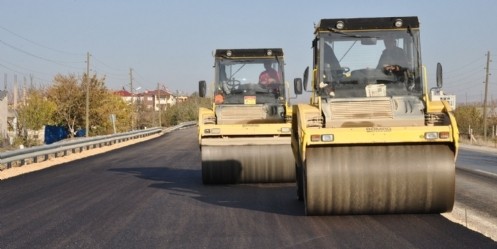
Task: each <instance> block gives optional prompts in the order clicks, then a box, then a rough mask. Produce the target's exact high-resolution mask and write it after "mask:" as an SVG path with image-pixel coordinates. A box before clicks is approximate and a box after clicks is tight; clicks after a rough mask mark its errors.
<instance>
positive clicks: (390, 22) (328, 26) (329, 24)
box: [315, 16, 419, 33]
mask: <svg viewBox="0 0 497 249" xmlns="http://www.w3.org/2000/svg"><path fill="white" fill-rule="evenodd" d="M406 28H419V21H418V17H417V16H405V17H367V18H339V19H321V20H320V21H319V24H318V25H317V26H316V30H315V32H316V33H317V32H322V31H330V30H334V31H340V30H366V29H406Z"/></svg>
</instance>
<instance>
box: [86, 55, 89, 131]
mask: <svg viewBox="0 0 497 249" xmlns="http://www.w3.org/2000/svg"><path fill="white" fill-rule="evenodd" d="M89 133H90V52H87V53H86V132H85V136H86V137H88V136H89Z"/></svg>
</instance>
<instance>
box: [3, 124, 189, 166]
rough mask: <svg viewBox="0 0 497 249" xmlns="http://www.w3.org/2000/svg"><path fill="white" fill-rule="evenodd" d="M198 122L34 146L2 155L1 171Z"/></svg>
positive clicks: (169, 130)
mask: <svg viewBox="0 0 497 249" xmlns="http://www.w3.org/2000/svg"><path fill="white" fill-rule="evenodd" d="M196 124H197V122H195V121H192V122H185V123H181V124H179V125H176V126H172V127H168V128H165V129H163V128H149V129H144V130H135V131H130V132H126V133H119V134H113V135H105V136H97V137H88V138H79V139H76V140H72V141H64V140H62V141H59V142H56V143H53V144H48V145H40V146H34V147H30V148H25V149H18V150H13V151H7V152H2V153H0V170H4V169H8V168H11V167H14V166H16V167H18V166H22V165H26V164H29V163H37V162H43V161H45V160H48V159H49V158H53V157H63V156H66V155H70V154H73V153H78V152H81V151H84V150H90V149H94V148H100V147H104V146H108V145H113V144H116V143H121V142H125V141H128V140H132V139H137V138H142V137H146V136H150V135H153V134H157V133H168V132H171V131H174V130H176V129H180V128H183V127H187V126H192V125H196Z"/></svg>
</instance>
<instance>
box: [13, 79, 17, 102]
mask: <svg viewBox="0 0 497 249" xmlns="http://www.w3.org/2000/svg"><path fill="white" fill-rule="evenodd" d="M13 107H14V110H17V74H14V105H13Z"/></svg>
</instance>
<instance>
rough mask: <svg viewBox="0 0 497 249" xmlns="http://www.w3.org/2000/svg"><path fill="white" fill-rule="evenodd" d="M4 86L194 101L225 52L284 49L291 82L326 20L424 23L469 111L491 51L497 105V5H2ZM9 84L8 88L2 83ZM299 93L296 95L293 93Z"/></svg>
mask: <svg viewBox="0 0 497 249" xmlns="http://www.w3.org/2000/svg"><path fill="white" fill-rule="evenodd" d="M0 6H2V8H1V9H2V11H1V13H0V77H2V76H3V77H5V76H4V75H6V77H7V84H8V86H9V88H10V85H12V82H13V81H14V75H17V79H18V82H20V83H22V82H23V81H24V78H26V79H27V82H28V83H29V82H30V81H31V77H33V82H34V84H36V85H38V84H44V85H48V84H50V82H51V81H52V79H53V77H54V75H56V74H57V73H61V74H76V75H81V74H82V73H84V72H86V62H85V61H86V54H87V52H89V53H90V54H91V57H90V68H91V72H92V73H97V75H99V76H103V75H105V76H106V85H107V87H108V88H110V89H115V90H119V89H122V88H123V87H126V88H128V87H129V82H130V77H129V72H130V68H132V69H133V85H134V86H135V87H141V89H140V91H143V90H147V89H149V90H153V89H154V88H156V87H157V83H160V84H161V85H162V84H163V85H165V86H166V87H167V88H168V89H169V90H171V91H172V92H176V91H180V92H183V93H185V94H191V93H193V92H195V91H197V89H198V81H199V80H207V81H208V82H211V81H212V79H213V68H212V65H213V57H212V52H213V51H214V50H215V49H217V48H257V47H281V48H283V49H284V51H285V61H286V68H285V69H286V73H285V77H286V80H287V81H289V82H290V83H291V82H293V78H295V77H301V75H302V73H303V71H304V69H305V67H307V66H310V65H311V63H312V53H311V41H312V39H313V31H314V28H313V25H314V23H317V22H319V19H322V18H347V17H380V16H418V17H419V20H420V22H421V40H422V45H421V48H422V58H423V64H425V65H426V67H427V70H428V74H429V80H430V86H434V85H435V82H434V75H435V68H436V63H437V62H441V63H442V65H443V68H444V79H445V81H444V90H445V92H447V93H449V94H456V95H457V100H458V102H459V103H464V102H466V101H468V102H470V101H482V99H483V92H484V84H483V81H484V80H485V66H486V53H487V52H488V51H490V53H491V58H492V59H493V61H494V62H491V63H490V72H491V73H492V74H493V75H491V76H490V84H489V98H492V99H494V100H496V99H497V60H496V58H497V1H495V0H472V1H463V0H455V1H454V0H452V1H437V0H416V1H402V0H397V1H370V0H365V1H352V0H347V1H345V0H343V1H339V0H326V1H313V0H306V1H284V0H280V1H270V0H245V1H236V0H231V1H230V0H208V1H201V0H198V1H189V0H167V1H159V0H154V1H143V0H141V1H135V0H133V1H123V0H119V1H118V0H98V1H97V0H44V1H42V0H0ZM0 81H1V82H2V89H3V81H4V79H2V78H0ZM292 91H293V90H292Z"/></svg>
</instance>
